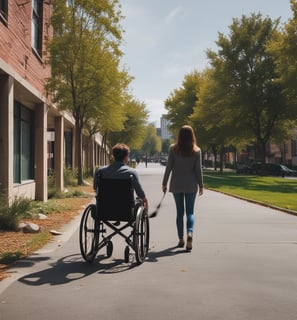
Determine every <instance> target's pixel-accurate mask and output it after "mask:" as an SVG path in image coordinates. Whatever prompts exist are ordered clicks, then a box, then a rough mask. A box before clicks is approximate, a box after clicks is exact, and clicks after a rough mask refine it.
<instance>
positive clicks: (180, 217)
mask: <svg viewBox="0 0 297 320" xmlns="http://www.w3.org/2000/svg"><path fill="white" fill-rule="evenodd" d="M196 194H197V192H191V193H174V194H173V197H174V200H175V205H176V213H177V215H176V227H177V233H178V237H179V239H181V238H183V236H184V212H185V204H186V215H187V233H193V229H194V205H195V199H196Z"/></svg>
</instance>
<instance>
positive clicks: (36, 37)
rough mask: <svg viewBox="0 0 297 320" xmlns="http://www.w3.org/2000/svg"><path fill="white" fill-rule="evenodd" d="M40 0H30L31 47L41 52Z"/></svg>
mask: <svg viewBox="0 0 297 320" xmlns="http://www.w3.org/2000/svg"><path fill="white" fill-rule="evenodd" d="M42 3H43V1H42V0H32V48H33V49H34V50H35V51H36V52H37V53H38V54H39V55H40V56H41V54H42V12H43V10H42Z"/></svg>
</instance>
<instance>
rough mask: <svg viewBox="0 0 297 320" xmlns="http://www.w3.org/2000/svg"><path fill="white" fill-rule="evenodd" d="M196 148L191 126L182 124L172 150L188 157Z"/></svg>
mask: <svg viewBox="0 0 297 320" xmlns="http://www.w3.org/2000/svg"><path fill="white" fill-rule="evenodd" d="M197 149H198V148H197V144H196V138H195V134H194V130H193V128H192V127H191V126H188V125H185V126H182V127H181V128H180V130H179V133H178V138H177V142H176V143H175V145H174V147H173V150H174V152H175V153H176V154H178V155H181V156H183V157H190V156H192V155H193V153H194V152H195V151H196V150H197Z"/></svg>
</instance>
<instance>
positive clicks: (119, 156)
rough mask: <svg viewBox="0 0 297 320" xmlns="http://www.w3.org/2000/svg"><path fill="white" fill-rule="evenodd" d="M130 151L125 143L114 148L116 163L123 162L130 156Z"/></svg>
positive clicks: (113, 153)
mask: <svg viewBox="0 0 297 320" xmlns="http://www.w3.org/2000/svg"><path fill="white" fill-rule="evenodd" d="M129 152H130V149H129V147H128V146H127V145H126V144H124V143H117V144H116V145H115V146H113V148H112V155H113V157H114V160H115V161H123V160H124V159H125V158H126V157H127V156H128V155H129Z"/></svg>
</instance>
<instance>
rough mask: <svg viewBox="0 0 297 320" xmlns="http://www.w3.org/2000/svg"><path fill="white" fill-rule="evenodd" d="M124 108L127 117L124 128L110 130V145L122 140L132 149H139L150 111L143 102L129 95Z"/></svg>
mask: <svg viewBox="0 0 297 320" xmlns="http://www.w3.org/2000/svg"><path fill="white" fill-rule="evenodd" d="M124 110H125V115H126V119H125V121H124V123H123V128H122V130H120V131H112V132H110V133H109V136H108V141H109V143H110V145H114V144H116V143H117V142H122V143H126V144H127V145H128V146H129V147H130V148H131V149H139V148H140V147H141V146H142V144H143V140H144V136H145V131H146V122H147V119H148V111H147V110H146V106H145V104H144V103H143V102H139V101H137V100H136V99H133V98H132V97H127V101H126V103H125V104H124Z"/></svg>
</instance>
